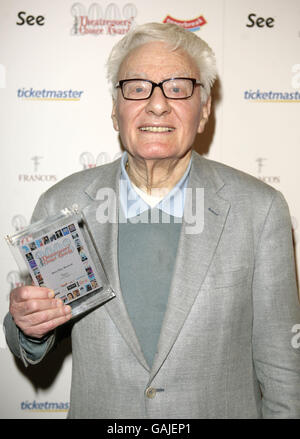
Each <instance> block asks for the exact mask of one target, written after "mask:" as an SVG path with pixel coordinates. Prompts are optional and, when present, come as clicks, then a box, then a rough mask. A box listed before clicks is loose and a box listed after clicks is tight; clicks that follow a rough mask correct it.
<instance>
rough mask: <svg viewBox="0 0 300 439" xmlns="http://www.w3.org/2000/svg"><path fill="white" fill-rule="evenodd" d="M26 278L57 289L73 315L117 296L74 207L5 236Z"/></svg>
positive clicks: (81, 218) (79, 213) (77, 210)
mask: <svg viewBox="0 0 300 439" xmlns="http://www.w3.org/2000/svg"><path fill="white" fill-rule="evenodd" d="M6 241H7V243H8V245H9V247H10V249H11V251H12V254H13V255H14V258H15V260H16V262H17V264H18V267H19V269H20V274H21V277H22V278H23V279H25V277H28V274H29V275H30V276H31V279H32V281H33V283H34V284H35V285H36V286H40V287H47V288H50V289H52V290H53V291H54V294H55V297H56V298H60V299H61V300H62V301H63V302H64V303H65V304H68V305H70V306H71V308H72V318H73V317H75V316H78V315H79V314H82V313H83V312H86V311H88V310H90V309H92V308H95V307H96V306H98V305H101V304H103V303H104V302H106V301H108V300H110V299H112V298H113V297H115V293H114V291H113V289H112V288H111V286H110V284H109V282H108V279H107V276H106V274H105V271H104V268H103V266H102V264H101V260H100V258H98V257H97V258H96V257H95V254H96V255H97V252H96V251H95V252H93V253H94V256H93V258H92V256H91V252H90V251H89V247H88V245H87V241H89V245H90V246H92V245H93V244H92V243H93V239H92V237H91V235H90V232H89V228H88V225H87V223H86V221H85V218H84V215H83V213H82V212H81V211H80V210H79V209H78V208H77V206H73V207H72V208H66V209H63V210H61V211H60V212H59V213H58V214H57V215H53V216H51V217H48V218H47V219H45V220H41V221H38V222H36V223H34V224H31V225H30V226H28V227H26V228H25V229H23V230H22V231H19V232H17V233H16V234H14V235H10V236H7V237H6Z"/></svg>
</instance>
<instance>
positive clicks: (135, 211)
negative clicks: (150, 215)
mask: <svg viewBox="0 0 300 439" xmlns="http://www.w3.org/2000/svg"><path fill="white" fill-rule="evenodd" d="M126 162H127V152H126V151H125V152H124V153H123V155H122V158H121V176H120V203H121V207H122V210H123V213H124V215H125V218H132V217H135V216H137V215H140V214H142V213H143V212H145V211H146V210H148V209H151V206H149V204H148V203H146V201H145V200H143V199H142V198H141V197H140V196H139V194H138V193H137V192H136V190H135V189H134V187H133V185H132V183H131V181H130V178H129V177H128V174H127V172H126V169H125V165H126ZM191 163H192V159H191V160H190V162H189V165H188V167H187V169H186V171H185V173H184V175H183V176H182V177H181V179H180V181H179V182H178V183H177V184H176V186H174V187H173V189H171V191H170V192H168V194H167V195H166V196H165V197H164V198H163V199H162V200H161V201H160V202H159V203H158V204H157V205H156V206H155V208H157V209H159V210H161V211H162V212H164V213H166V214H168V215H171V216H175V217H179V218H182V217H183V211H184V202H185V193H186V187H187V184H188V179H189V174H190V169H191Z"/></svg>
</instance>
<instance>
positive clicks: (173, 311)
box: [149, 154, 230, 382]
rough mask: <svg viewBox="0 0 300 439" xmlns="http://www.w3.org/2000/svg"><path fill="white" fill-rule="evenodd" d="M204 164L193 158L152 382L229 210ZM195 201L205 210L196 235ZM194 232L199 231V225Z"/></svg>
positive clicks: (218, 184)
mask: <svg viewBox="0 0 300 439" xmlns="http://www.w3.org/2000/svg"><path fill="white" fill-rule="evenodd" d="M204 160H205V159H203V158H201V157H200V156H198V154H194V155H193V163H192V167H191V174H190V178H189V190H188V191H187V196H186V201H185V209H184V211H185V213H184V220H183V224H182V230H181V235H180V240H179V245H178V250H177V257H176V263H175V269H174V275H173V281H172V285H171V289H170V295H169V300H168V305H167V310H166V314H165V318H164V321H163V325H162V330H161V334H160V339H159V343H158V350H157V355H156V357H155V359H154V363H153V367H152V370H151V375H150V379H149V382H150V381H151V380H152V379H153V378H154V376H155V375H156V373H157V372H158V370H159V369H160V367H161V366H162V364H163V363H164V361H165V359H166V357H167V355H168V354H169V352H170V350H171V349H172V346H173V344H174V343H175V341H176V339H177V337H178V334H179V332H180V330H181V328H182V326H183V324H184V322H185V320H186V318H187V316H188V314H189V311H190V309H191V307H192V305H193V303H194V301H195V299H196V296H197V294H198V292H199V290H200V288H201V285H202V283H203V281H204V279H205V276H206V273H207V271H208V268H209V266H210V264H211V261H212V259H213V255H214V253H215V250H216V248H217V246H218V242H219V240H220V236H221V234H222V231H223V228H224V224H225V222H226V219H227V215H228V212H229V208H230V203H229V202H228V201H226V200H224V199H222V198H220V197H219V196H218V194H217V192H218V190H219V189H220V188H221V187H222V186H223V185H224V183H223V182H222V180H221V179H220V177H219V176H218V175H217V174H215V175H214V174H213V171H212V170H211V168H210V166H209V162H207V163H204ZM210 170H211V172H210ZM201 188H203V189H201ZM196 189H198V193H197V192H196ZM202 195H203V198H204V200H203V201H204V203H203V205H202V203H201V202H200V203H199V197H200V199H201V197H202ZM195 197H198V206H197V207H198V209H199V208H200V209H201V208H202V207H203V218H202V217H201V213H200V215H199V218H198V223H199V221H200V228H201V222H202V219H203V220H204V221H203V223H202V225H203V230H202V232H201V233H193V228H192V227H191V224H189V222H190V221H189V222H187V220H189V218H190V217H191V214H190V212H188V211H189V210H190V209H191V207H192V206H194V207H195V206H196V204H195ZM198 226H199V224H198ZM194 231H197V229H196V225H195V228H194Z"/></svg>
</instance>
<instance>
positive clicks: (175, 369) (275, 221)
mask: <svg viewBox="0 0 300 439" xmlns="http://www.w3.org/2000/svg"><path fill="white" fill-rule="evenodd" d="M119 176H120V159H119V160H117V161H115V162H113V163H110V164H107V165H104V166H101V167H98V168H94V169H89V170H85V171H82V172H79V173H76V174H74V175H71V176H70V177H68V178H66V179H64V180H63V181H61V182H60V183H58V184H56V185H55V186H53V187H52V188H51V189H49V190H48V191H47V192H46V193H45V194H43V195H42V197H41V198H40V200H39V202H38V205H37V207H36V209H35V211H34V215H33V220H37V219H39V218H42V217H44V216H46V215H49V214H53V213H55V212H57V210H58V209H61V208H64V207H66V206H70V205H72V204H73V203H77V204H78V205H79V206H80V207H82V208H84V209H85V212H86V216H87V219H88V223H89V226H90V228H91V230H92V233H93V236H94V240H95V242H96V244H97V247H98V250H99V253H100V254H101V255H102V259H103V263H104V266H105V269H106V272H107V275H108V277H109V280H110V282H111V284H112V286H113V288H114V290H115V292H116V296H117V297H116V298H114V299H112V300H111V301H110V302H108V303H106V304H105V305H104V306H101V307H99V308H97V309H96V310H94V311H92V312H90V313H89V314H87V315H86V316H85V317H83V318H81V319H79V320H78V321H76V322H75V323H74V324H73V328H72V355H73V362H72V364H73V366H72V367H73V370H72V386H71V399H70V411H69V415H68V416H69V417H70V418H190V419H191V418H261V417H266V418H299V417H300V356H299V350H297V349H296V348H294V347H293V346H292V343H291V339H292V337H293V332H292V327H293V326H294V325H295V324H297V323H300V311H299V301H298V295H297V287H296V278H295V264H294V254H293V244H292V235H291V223H290V216H289V212H288V207H287V205H286V202H285V201H284V198H283V196H282V195H281V194H280V193H279V192H278V191H276V190H275V189H273V188H271V187H269V186H267V185H265V184H264V183H262V182H261V181H259V180H257V179H255V178H253V177H251V176H249V175H247V174H244V173H242V172H240V171H237V170H234V169H232V168H230V167H228V166H225V165H222V164H220V163H216V162H213V161H210V160H207V159H205V158H203V157H200V156H199V155H198V154H197V153H195V152H194V153H193V163H192V167H191V173H190V179H189V187H190V188H193V189H196V188H204V228H203V231H202V233H198V234H191V233H186V230H187V229H186V227H187V226H189V225H188V224H187V223H186V222H185V221H184V222H183V226H182V231H181V236H180V241H179V247H178V252H177V258H176V265H175V270H174V276H173V280H172V284H171V290H170V295H169V300H168V305H167V311H166V314H165V317H164V321H163V326H162V330H161V334H160V339H159V343H158V349H157V354H156V357H155V359H154V363H153V367H152V368H151V369H149V367H148V365H147V363H146V361H145V358H144V356H143V353H142V350H141V347H140V345H139V341H138V339H137V337H136V334H135V331H134V329H133V327H132V324H131V322H130V320H129V317H128V314H127V310H126V307H125V305H124V302H123V299H122V291H121V289H120V282H119V275H118V258H117V251H118V249H117V236H118V224H117V222H115V223H109V222H107V223H104V224H99V222H98V221H97V220H96V214H97V207H99V200H97V193H98V190H99V189H101V188H105V187H108V188H112V189H113V190H115V191H116V193H117V194H118V181H119ZM117 201H118V198H117ZM117 206H118V202H116V204H115V205H113V206H112V209H113V212H116V215H117ZM5 330H6V336H7V342H8V344H9V346H10V349H11V350H12V352H13V353H14V354H15V355H17V356H19V357H21V358H22V359H23V361H24V363H25V364H28V363H32V361H30V360H29V359H28V358H27V357H26V353H25V352H24V350H23V349H22V348H20V344H19V337H18V329H17V328H16V326H15V325H14V323H13V321H12V319H11V316H10V315H9V314H8V315H7V317H6V319H5ZM53 339H54V336H53V337H51V338H50V340H49V341H48V350H49V349H50V348H51V346H52V344H53ZM40 360H41V359H40ZM40 360H39V361H40ZM33 363H34V362H33Z"/></svg>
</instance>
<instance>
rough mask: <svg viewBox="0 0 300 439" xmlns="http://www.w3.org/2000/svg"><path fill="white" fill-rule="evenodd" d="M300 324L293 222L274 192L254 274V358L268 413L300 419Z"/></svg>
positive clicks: (264, 407) (284, 205)
mask: <svg viewBox="0 0 300 439" xmlns="http://www.w3.org/2000/svg"><path fill="white" fill-rule="evenodd" d="M299 323H300V305H299V296H298V291H297V282H296V273H295V260H294V248H293V239H292V227H291V221H290V215H289V210H288V206H287V204H286V201H285V199H284V198H283V196H282V194H281V193H280V192H277V191H276V193H275V196H274V197H273V200H272V202H271V205H270V207H269V210H268V214H267V216H266V218H265V222H264V226H263V229H262V232H261V236H260V240H259V244H258V247H257V253H256V258H255V269H254V277H253V339H252V346H253V359H254V366H255V370H256V376H257V379H258V381H259V383H260V388H261V392H262V414H263V417H264V418H300V352H299V349H297V348H296V347H293V343H292V338H293V336H294V332H293V328H295V325H299Z"/></svg>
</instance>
